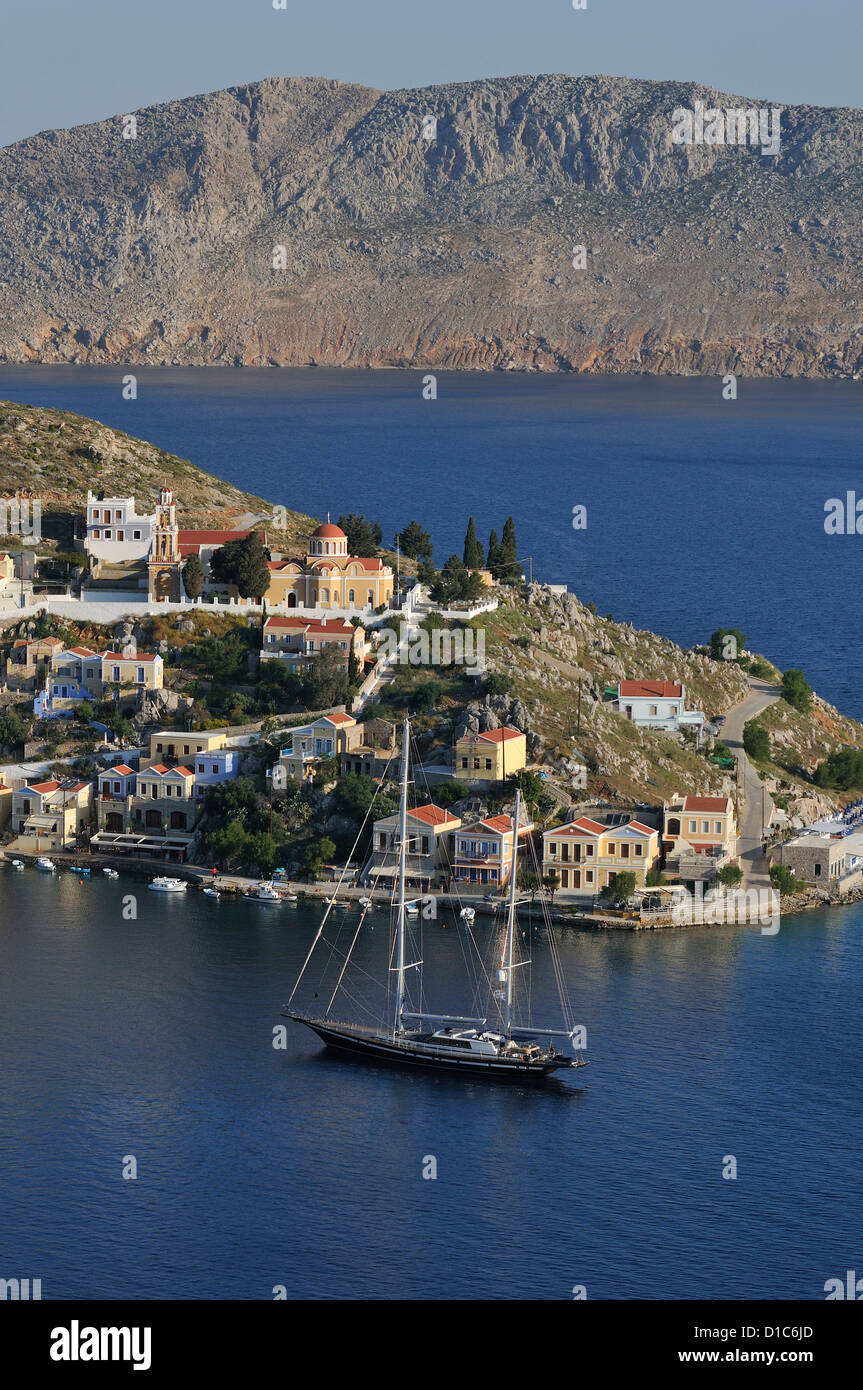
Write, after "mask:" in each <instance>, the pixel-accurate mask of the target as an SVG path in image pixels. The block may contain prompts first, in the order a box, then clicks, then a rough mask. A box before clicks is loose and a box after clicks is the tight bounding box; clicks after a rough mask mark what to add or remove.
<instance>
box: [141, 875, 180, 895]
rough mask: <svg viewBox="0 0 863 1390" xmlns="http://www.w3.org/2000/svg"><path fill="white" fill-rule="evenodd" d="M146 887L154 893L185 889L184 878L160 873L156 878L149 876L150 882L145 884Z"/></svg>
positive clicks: (175, 891)
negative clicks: (170, 876)
mask: <svg viewBox="0 0 863 1390" xmlns="http://www.w3.org/2000/svg"><path fill="white" fill-rule="evenodd" d="M147 887H148V888H152V890H153V892H154V893H185V891H186V883H185V880H184V879H182V878H168V877H165V876H164V875H160V876H159V877H157V878H151V879H150V882H149V883H148V884H147Z"/></svg>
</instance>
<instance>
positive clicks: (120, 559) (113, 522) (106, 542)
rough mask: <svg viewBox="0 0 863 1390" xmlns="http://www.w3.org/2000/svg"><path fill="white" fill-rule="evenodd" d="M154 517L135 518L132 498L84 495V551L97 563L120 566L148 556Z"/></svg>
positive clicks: (90, 493)
mask: <svg viewBox="0 0 863 1390" xmlns="http://www.w3.org/2000/svg"><path fill="white" fill-rule="evenodd" d="M155 525H156V516H155V513H153V514H152V515H151V516H138V514H137V512H136V511H135V499H134V497H104V496H102V495H101V494H97V493H92V492H88V493H87V533H86V537H85V540H84V549H85V550H86V552H87V554H88V555H91V556H93V557H94V558H95V559H97V560H108V561H110V562H112V563H114V564H124V563H126V562H128V561H130V560H146V559H147V556H148V555H149V554H150V546H151V544H152V540H153V530H154V528H155Z"/></svg>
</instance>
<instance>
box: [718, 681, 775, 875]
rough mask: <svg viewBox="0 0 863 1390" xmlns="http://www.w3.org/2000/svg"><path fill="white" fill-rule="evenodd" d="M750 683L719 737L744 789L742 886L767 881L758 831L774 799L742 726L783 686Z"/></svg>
mask: <svg viewBox="0 0 863 1390" xmlns="http://www.w3.org/2000/svg"><path fill="white" fill-rule="evenodd" d="M749 684H750V687H751V691H750V694H749V695H747V697H746V699H745V700H741V702H740V704H739V705H734V707H733V708H732V709H730V710H729V711H728V714H727V715H726V716H725V723H724V724H723V726H722V734H721V739H722V742H723V743H724V744H725V745H726V746H727V747H728V748H729V749H730V750H731V752H732V753H733V754H734V756H735V758H737V760H738V764H739V767H738V786H739V787H740V788H741V789H742V792H743V806H742V808H741V809H740V816H739V826H738V829H739V831H740V835H739V838H738V841H737V853H738V858H739V861H740V867H741V869H742V870H743V886H744V887H745V886H747V885H750V886H752V887H763V886H766V884H767V882H768V874H767V862H768V861H767V858H766V856H765V855H763V854H762V852H761V835H762V828H763V826H766V825H767V824H768V823H769V820H770V816H771V814H772V811H773V803H772V801H771V800H770V797H769V796H768V794H767V792H766V790H765V789H764V784H763V783H762V781H761V778H760V777H759V776H758V773H757V772H756V770H755V768H754V767H753V765H752V763H751V762H750V761H749V759H748V758H747V756H746V754H745V753H744V751H743V726H744V724H747V723H748V722H749V720H750V719H755V718H756V717H757V716H758V715H759V714H761V713H762V711H763V710H765V709H767V707H768V706H769V705H773V704H775V703H776V701H777V700H778V699H780V697H781V695H782V687H781V686H778V685H772V684H771V683H770V682H769V681H762V680H755V679H753V678H752V677H750V680H749ZM762 803H763V804H762ZM762 817H763V819H762Z"/></svg>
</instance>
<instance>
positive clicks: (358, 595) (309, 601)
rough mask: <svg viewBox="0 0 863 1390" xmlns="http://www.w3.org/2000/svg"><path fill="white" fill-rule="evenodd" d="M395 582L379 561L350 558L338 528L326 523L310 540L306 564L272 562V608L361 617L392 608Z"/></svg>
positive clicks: (269, 597) (269, 594)
mask: <svg viewBox="0 0 863 1390" xmlns="http://www.w3.org/2000/svg"><path fill="white" fill-rule="evenodd" d="M393 583H394V576H393V572H392V568H391V566H390V565H386V564H384V562H383V560H380V559H378V558H376V557H374V558H372V557H366V558H363V557H361V556H358V555H349V554H348V538H347V536H346V535H345V533H344V531H343V530H342V529H341V528H340V527H339V526H333V525H332V523H331V522H329V521H325V522H324V524H323V526H319V527H318V529H317V530H316V531H314V532H313V533H312V535H311V536H310V538H309V544H308V550H307V551H306V555H305V557H304V558H303V559H301V560H299V559H297V560H271V561H270V587H269V589H268V590H267V593H266V596H265V597H266V601H267V604H268V605H269V607H271V608H272V607H274V606H275V605H277V604H285V605H286V606H287V607H288V608H345V609H349V610H352V611H356V612H361V611H362V610H364V609H367V608H379V607H380V605H381V604H382V603H383V604H387V605H389V604H390V602H391V601H392V596H393Z"/></svg>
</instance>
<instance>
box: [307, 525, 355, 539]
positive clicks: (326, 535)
mask: <svg viewBox="0 0 863 1390" xmlns="http://www.w3.org/2000/svg"><path fill="white" fill-rule="evenodd" d="M312 535H313V536H319V537H321V538H322V539H326V540H340V541H346V540H347V536H346V535H345V533H344V531H343V530H342V528H341V527H340V526H333V524H332V522H330V521H325V522H324V524H323V526H319V527H318V529H317V531H313V532H312Z"/></svg>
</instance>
